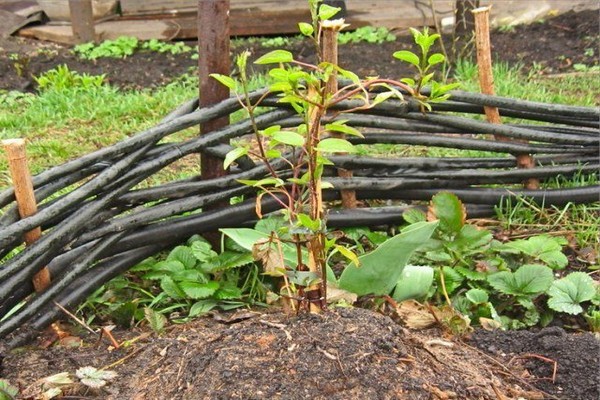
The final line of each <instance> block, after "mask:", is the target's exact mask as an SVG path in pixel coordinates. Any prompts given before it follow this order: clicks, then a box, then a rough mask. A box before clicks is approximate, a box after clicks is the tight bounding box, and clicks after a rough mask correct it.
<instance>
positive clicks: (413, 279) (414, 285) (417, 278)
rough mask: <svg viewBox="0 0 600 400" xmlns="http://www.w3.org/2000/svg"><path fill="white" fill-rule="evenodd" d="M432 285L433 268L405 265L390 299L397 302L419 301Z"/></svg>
mask: <svg viewBox="0 0 600 400" xmlns="http://www.w3.org/2000/svg"><path fill="white" fill-rule="evenodd" d="M432 284H433V268H431V267H428V266H420V265H407V266H406V267H404V270H403V271H402V274H401V275H400V278H399V279H398V283H397V284H396V288H395V289H394V294H393V296H392V297H393V298H394V300H396V301H398V302H400V301H404V300H408V299H420V298H423V297H425V296H427V293H428V292H429V289H430V288H431V285H432Z"/></svg>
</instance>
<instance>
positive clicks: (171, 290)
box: [160, 276, 186, 299]
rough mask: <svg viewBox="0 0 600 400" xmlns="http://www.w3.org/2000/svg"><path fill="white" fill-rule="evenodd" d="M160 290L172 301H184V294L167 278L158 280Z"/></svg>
mask: <svg viewBox="0 0 600 400" xmlns="http://www.w3.org/2000/svg"><path fill="white" fill-rule="evenodd" d="M160 288H161V289H162V290H163V291H164V292H165V293H166V294H167V295H168V296H169V297H171V298H172V299H184V298H185V297H186V294H185V292H184V291H183V290H181V288H180V287H179V286H178V285H177V284H176V283H175V281H173V279H172V278H171V277H169V276H164V277H163V278H162V279H161V280H160Z"/></svg>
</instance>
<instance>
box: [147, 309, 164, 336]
mask: <svg viewBox="0 0 600 400" xmlns="http://www.w3.org/2000/svg"><path fill="white" fill-rule="evenodd" d="M144 319H145V320H146V321H148V325H150V328H151V329H152V330H153V331H154V333H156V334H157V335H160V334H162V333H163V332H164V330H165V325H166V324H167V317H165V316H164V315H162V314H161V313H159V312H158V311H156V310H153V309H151V308H150V307H145V308H144Z"/></svg>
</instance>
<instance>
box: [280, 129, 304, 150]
mask: <svg viewBox="0 0 600 400" xmlns="http://www.w3.org/2000/svg"><path fill="white" fill-rule="evenodd" d="M272 138H273V140H276V141H278V142H279V143H283V144H287V145H290V146H296V147H301V146H304V143H305V139H304V136H302V135H300V134H298V133H296V132H293V131H278V132H275V133H273V135H272Z"/></svg>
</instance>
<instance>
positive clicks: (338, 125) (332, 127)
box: [325, 121, 364, 138]
mask: <svg viewBox="0 0 600 400" xmlns="http://www.w3.org/2000/svg"><path fill="white" fill-rule="evenodd" d="M325 129H326V130H328V131H330V132H340V133H344V134H346V135H352V136H358V137H361V138H362V137H364V136H363V134H362V133H360V131H359V130H358V129H356V128H354V127H352V126H348V125H346V123H345V121H336V122H332V123H331V124H327V125H325Z"/></svg>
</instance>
